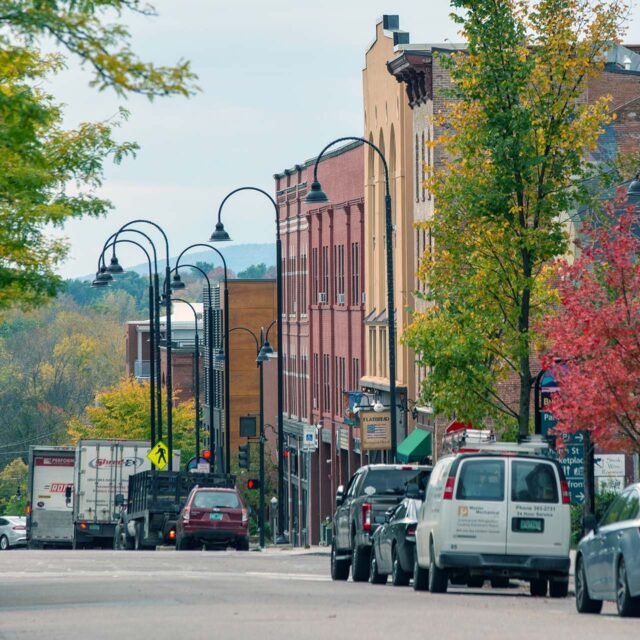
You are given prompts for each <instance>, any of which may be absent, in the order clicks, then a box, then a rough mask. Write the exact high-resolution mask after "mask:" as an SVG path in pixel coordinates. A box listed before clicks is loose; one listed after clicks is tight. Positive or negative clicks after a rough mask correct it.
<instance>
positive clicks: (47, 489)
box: [27, 446, 76, 549]
mask: <svg viewBox="0 0 640 640" xmlns="http://www.w3.org/2000/svg"><path fill="white" fill-rule="evenodd" d="M75 456H76V451H75V447H53V446H31V447H29V475H28V479H27V493H28V496H27V544H28V545H29V548H30V549H41V548H43V547H45V546H47V547H48V546H67V547H70V546H71V545H72V543H73V510H72V501H71V499H70V496H71V492H72V490H73V482H74V461H75Z"/></svg>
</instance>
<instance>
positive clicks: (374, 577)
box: [369, 547, 387, 584]
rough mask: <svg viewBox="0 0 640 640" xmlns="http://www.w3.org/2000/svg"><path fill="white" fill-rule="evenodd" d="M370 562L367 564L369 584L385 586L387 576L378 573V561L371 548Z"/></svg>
mask: <svg viewBox="0 0 640 640" xmlns="http://www.w3.org/2000/svg"><path fill="white" fill-rule="evenodd" d="M370 556H371V560H370V562H369V582H370V583H371V584H386V582H387V574H386V573H380V572H379V571H378V560H377V559H376V551H375V549H374V548H373V547H372V548H371V554H370Z"/></svg>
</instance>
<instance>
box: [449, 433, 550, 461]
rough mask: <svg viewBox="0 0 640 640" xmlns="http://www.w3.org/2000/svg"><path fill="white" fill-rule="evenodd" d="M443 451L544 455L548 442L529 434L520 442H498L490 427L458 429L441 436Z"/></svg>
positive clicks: (451, 452) (453, 452)
mask: <svg viewBox="0 0 640 640" xmlns="http://www.w3.org/2000/svg"><path fill="white" fill-rule="evenodd" d="M442 448H443V453H445V454H455V453H479V452H482V451H487V452H493V453H521V454H522V453H523V454H528V455H545V454H546V452H547V451H548V450H549V443H548V441H547V440H546V439H545V438H542V437H541V436H529V437H528V438H527V439H526V440H522V441H520V442H500V441H498V440H497V439H496V435H495V433H494V432H493V431H492V430H491V429H460V430H458V431H453V432H451V433H445V434H444V436H443V447H442Z"/></svg>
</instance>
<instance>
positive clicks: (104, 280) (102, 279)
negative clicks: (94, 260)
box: [91, 267, 113, 289]
mask: <svg viewBox="0 0 640 640" xmlns="http://www.w3.org/2000/svg"><path fill="white" fill-rule="evenodd" d="M110 280H113V276H112V275H111V274H110V273H107V268H106V267H100V271H98V272H96V277H95V279H94V281H93V282H92V283H91V286H92V287H93V288H94V289H98V288H100V287H108V286H109V281H110Z"/></svg>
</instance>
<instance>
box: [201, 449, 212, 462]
mask: <svg viewBox="0 0 640 640" xmlns="http://www.w3.org/2000/svg"><path fill="white" fill-rule="evenodd" d="M202 457H203V458H204V459H205V460H211V451H209V450H208V449H207V450H206V451H203V452H202Z"/></svg>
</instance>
